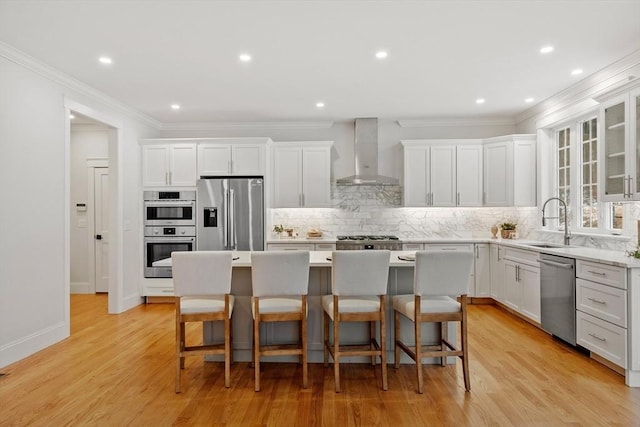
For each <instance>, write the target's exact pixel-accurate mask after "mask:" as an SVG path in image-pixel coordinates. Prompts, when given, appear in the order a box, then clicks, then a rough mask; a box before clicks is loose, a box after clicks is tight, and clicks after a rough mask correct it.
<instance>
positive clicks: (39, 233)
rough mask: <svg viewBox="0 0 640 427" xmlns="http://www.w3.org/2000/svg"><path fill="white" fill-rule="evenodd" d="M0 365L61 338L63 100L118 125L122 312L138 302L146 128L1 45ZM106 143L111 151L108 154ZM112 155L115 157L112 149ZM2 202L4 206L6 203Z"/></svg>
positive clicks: (64, 310) (64, 291)
mask: <svg viewBox="0 0 640 427" xmlns="http://www.w3.org/2000/svg"><path fill="white" fill-rule="evenodd" d="M0 94H2V96H0V184H1V187H2V193H1V195H2V199H3V203H1V204H0V224H1V225H0V236H1V237H0V239H1V240H0V242H1V243H0V367H2V366H6V365H8V364H10V363H12V362H14V361H16V360H19V359H21V358H23V357H25V356H28V355H30V354H32V353H34V352H36V351H38V350H40V349H42V348H44V347H47V346H48V345H50V344H53V343H55V342H57V341H59V340H62V339H64V338H65V337H67V336H68V335H69V330H70V325H69V283H68V277H67V276H66V274H67V272H68V270H67V268H68V263H69V260H68V259H65V242H66V239H67V236H66V232H65V230H66V229H67V224H66V223H65V222H66V221H65V212H67V210H66V209H65V208H67V206H66V205H65V191H66V185H65V171H66V168H67V165H66V155H67V154H66V152H65V132H66V130H65V129H66V126H67V122H68V118H67V116H66V114H65V104H64V103H65V98H67V99H69V98H71V99H73V100H74V101H76V102H78V103H81V104H82V105H86V106H87V107H89V108H90V109H91V110H93V111H96V112H98V113H100V114H103V115H106V116H109V117H113V118H114V119H115V120H116V121H119V122H120V123H121V126H122V141H121V142H122V144H121V151H122V158H123V160H122V161H121V162H120V163H121V164H118V165H115V166H116V171H117V170H118V168H121V172H122V176H123V183H122V187H123V191H122V193H123V195H122V197H123V206H122V210H123V213H122V215H121V216H122V227H123V230H122V239H123V247H124V253H123V254H120V255H119V256H120V258H121V260H120V261H121V262H120V270H121V277H122V280H121V282H122V289H121V293H122V295H123V302H121V303H120V304H119V307H118V308H120V309H122V310H124V309H126V308H127V307H130V306H132V305H135V304H139V303H140V297H139V289H140V278H141V271H142V267H141V255H140V254H141V247H142V244H141V241H140V235H141V232H140V229H139V227H140V221H139V209H140V175H141V174H140V154H139V152H140V150H139V146H138V143H137V139H138V138H139V137H153V136H156V135H155V132H154V130H153V128H152V127H150V126H149V125H147V124H145V123H143V122H142V121H141V120H138V119H135V118H132V117H130V116H129V115H128V114H127V110H126V109H125V108H123V107H121V106H119V105H118V104H117V103H116V102H115V101H113V100H109V99H107V98H103V99H101V98H100V96H99V94H98V93H97V92H95V91H93V90H91V89H88V88H86V86H83V85H81V84H79V83H78V82H75V81H72V80H71V79H66V78H65V76H62V75H61V74H60V73H59V72H57V71H56V70H52V69H50V68H49V67H47V66H44V65H42V64H38V63H36V61H34V60H33V59H31V58H28V57H23V56H21V55H20V54H19V52H18V53H16V52H15V51H13V50H11V49H7V48H6V47H5V46H0ZM113 145H114V147H110V150H111V149H112V148H113V150H114V151H116V150H115V148H116V147H115V144H113ZM115 154H117V153H115ZM8 201H10V203H8Z"/></svg>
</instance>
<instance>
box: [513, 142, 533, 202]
mask: <svg viewBox="0 0 640 427" xmlns="http://www.w3.org/2000/svg"><path fill="white" fill-rule="evenodd" d="M513 204H514V206H536V141H535V139H534V138H532V139H530V140H518V141H515V142H514V143H513Z"/></svg>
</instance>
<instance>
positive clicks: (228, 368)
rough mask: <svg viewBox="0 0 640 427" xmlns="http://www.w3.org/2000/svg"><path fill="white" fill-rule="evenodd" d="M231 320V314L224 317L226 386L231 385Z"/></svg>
mask: <svg viewBox="0 0 640 427" xmlns="http://www.w3.org/2000/svg"><path fill="white" fill-rule="evenodd" d="M230 329H231V321H230V319H229V316H225V318H224V386H225V387H227V388H229V387H231V352H232V350H231V333H230Z"/></svg>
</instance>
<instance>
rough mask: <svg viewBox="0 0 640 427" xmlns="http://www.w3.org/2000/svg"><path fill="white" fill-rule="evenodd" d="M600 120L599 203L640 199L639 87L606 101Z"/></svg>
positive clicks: (602, 107) (601, 110)
mask: <svg viewBox="0 0 640 427" xmlns="http://www.w3.org/2000/svg"><path fill="white" fill-rule="evenodd" d="M599 121H600V123H601V126H600V129H599V130H600V132H599V135H600V140H601V141H602V144H600V147H601V148H600V158H601V159H603V162H602V164H603V167H602V168H601V173H602V179H601V182H603V183H604V188H603V189H602V192H603V194H602V200H603V201H628V200H640V164H638V163H639V159H638V156H639V155H640V129H639V128H638V127H639V126H640V88H636V89H634V90H632V91H630V92H627V93H624V94H621V95H617V96H614V97H612V98H609V99H606V100H605V101H604V102H603V103H602V106H601V108H600V119H599Z"/></svg>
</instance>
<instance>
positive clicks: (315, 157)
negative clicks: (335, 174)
mask: <svg viewBox="0 0 640 427" xmlns="http://www.w3.org/2000/svg"><path fill="white" fill-rule="evenodd" d="M301 206H304V207H307V208H323V207H327V208H328V207H330V206H331V152H330V149H329V147H317V148H316V147H305V148H304V149H303V150H302V203H301Z"/></svg>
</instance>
